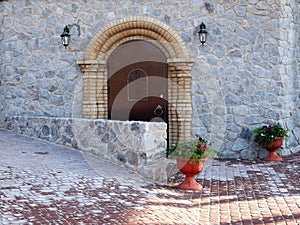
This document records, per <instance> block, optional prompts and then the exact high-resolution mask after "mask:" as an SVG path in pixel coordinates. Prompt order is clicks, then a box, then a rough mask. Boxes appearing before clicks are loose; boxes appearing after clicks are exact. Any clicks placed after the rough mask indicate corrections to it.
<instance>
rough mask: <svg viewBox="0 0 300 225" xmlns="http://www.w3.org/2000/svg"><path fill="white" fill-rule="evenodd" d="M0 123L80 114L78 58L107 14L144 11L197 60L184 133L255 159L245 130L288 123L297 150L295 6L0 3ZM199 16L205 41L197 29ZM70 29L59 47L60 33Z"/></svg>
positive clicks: (251, 2) (153, 1)
mask: <svg viewBox="0 0 300 225" xmlns="http://www.w3.org/2000/svg"><path fill="white" fill-rule="evenodd" d="M0 10H1V11H0V28H1V33H0V55H1V56H0V62H1V75H0V77H1V83H0V100H1V106H0V122H1V124H3V123H5V118H11V117H13V116H25V117H28V116H43V117H67V118H80V117H82V112H81V108H82V97H83V92H82V90H83V79H82V72H81V71H80V68H79V67H78V65H77V64H76V62H77V61H78V60H82V59H83V58H84V56H83V54H84V51H85V50H86V48H87V46H88V44H89V43H90V41H91V40H92V39H93V37H94V36H95V35H97V34H98V32H99V31H100V30H101V29H102V28H103V27H105V26H106V25H107V24H108V23H110V22H111V21H115V20H118V19H122V18H127V17H130V16H146V17H150V18H155V19H157V20H160V21H161V22H162V23H164V24H167V25H168V26H170V27H172V29H174V30H175V31H176V32H177V33H178V34H179V35H180V37H181V38H182V39H183V41H184V44H185V45H186V47H187V49H188V51H189V53H190V55H191V56H192V57H193V58H195V63H194V67H193V69H192V71H191V75H192V82H191V96H192V107H193V109H192V110H193V118H192V128H191V133H192V135H194V134H200V135H202V136H204V137H205V138H207V139H209V140H210V141H211V143H212V145H213V147H214V148H215V149H217V150H218V151H219V152H220V156H222V157H233V158H255V157H257V155H258V151H257V150H258V149H259V148H258V145H257V144H254V143H253V142H252V130H253V129H254V128H256V127H258V126H261V125H262V124H265V123H269V122H280V123H282V124H283V125H284V126H285V127H287V128H288V129H289V138H288V139H287V140H286V142H285V143H284V150H283V154H290V153H291V152H296V151H299V150H300V147H299V143H300V140H299V135H298V134H299V132H300V115H299V105H300V102H299V97H298V96H299V94H300V92H299V75H300V74H299V71H300V65H299V55H300V47H299V46H300V43H299V42H300V39H299V33H300V28H299V26H300V25H299V24H300V21H299V3H298V2H297V1H296V0H286V1H280V0H279V1H276V0H270V1H258V0H246V1H198V0H189V1H173V0H164V1H157V0H147V1H145V0H138V1H137V0H136V1H133V0H120V1H94V0H91V1H86V2H85V1H80V0H74V1H69V0H65V1H61V2H57V1H38V0H27V1H25V0H24V1H23V0H22V1H20V0H8V1H1V2H0ZM201 22H204V23H205V24H206V26H207V31H208V39H207V43H206V44H205V45H203V46H202V45H201V44H200V42H199V40H198V37H197V36H196V35H195V31H196V27H197V26H199V24H200V23H201ZM73 23H77V24H79V25H80V27H81V35H80V36H77V31H76V29H74V30H71V43H70V45H69V47H68V48H67V49H64V47H63V46H62V45H61V43H60V34H61V33H62V31H63V28H64V26H65V25H67V24H73Z"/></svg>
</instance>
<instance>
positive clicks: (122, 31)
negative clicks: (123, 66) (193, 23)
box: [84, 17, 189, 60]
mask: <svg viewBox="0 0 300 225" xmlns="http://www.w3.org/2000/svg"><path fill="white" fill-rule="evenodd" d="M133 40H145V41H151V42H156V43H155V44H156V45H157V46H158V47H160V48H161V49H162V50H163V52H164V53H165V54H166V56H167V58H189V53H188V51H187V48H186V46H185V44H184V42H183V40H182V39H181V37H180V36H179V35H178V33H177V32H176V31H174V30H173V29H172V28H171V27H170V26H168V25H166V24H164V23H163V22H161V21H159V20H156V19H153V18H149V17H131V18H127V19H121V20H117V21H115V22H112V23H110V24H108V25H107V26H105V27H104V28H103V29H102V30H101V31H100V32H99V33H98V34H97V35H96V36H95V37H94V38H93V39H92V40H91V42H90V43H89V45H88V46H87V49H86V51H85V54H84V59H85V60H105V58H106V57H107V56H108V55H109V54H107V53H109V52H110V51H112V50H113V49H115V48H116V47H118V46H119V45H121V44H123V43H125V42H128V41H133Z"/></svg>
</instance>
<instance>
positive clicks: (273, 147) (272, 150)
mask: <svg viewBox="0 0 300 225" xmlns="http://www.w3.org/2000/svg"><path fill="white" fill-rule="evenodd" d="M281 145H282V137H278V138H276V139H275V140H274V142H273V143H271V144H263V145H262V146H263V147H265V148H266V149H267V150H268V152H269V155H268V156H267V157H265V158H264V160H265V161H272V162H278V161H281V160H282V158H281V157H280V156H279V155H277V153H276V151H277V150H278V149H279V148H280V147H281Z"/></svg>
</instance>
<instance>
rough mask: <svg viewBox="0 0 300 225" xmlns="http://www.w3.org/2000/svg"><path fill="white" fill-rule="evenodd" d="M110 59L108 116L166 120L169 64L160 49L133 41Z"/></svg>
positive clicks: (118, 50)
mask: <svg viewBox="0 0 300 225" xmlns="http://www.w3.org/2000/svg"><path fill="white" fill-rule="evenodd" d="M126 52H127V53H126ZM124 56H126V57H127V58H126V59H124V58H121V59H120V57H124ZM112 60H117V62H115V63H113V62H112ZM109 62H111V63H110V64H109V65H108V66H109V79H108V115H109V118H110V119H116V120H136V121H165V122H167V121H168V108H167V93H168V88H167V83H168V82H167V64H166V63H165V62H164V58H162V53H161V52H160V50H158V49H157V47H155V46H154V45H152V44H150V43H147V42H144V41H142V42H140V41H139V42H136V43H135V42H132V43H128V44H126V45H125V46H122V47H120V49H117V50H116V51H115V52H114V53H113V54H112V56H111V57H110V59H109ZM121 62H123V63H121Z"/></svg>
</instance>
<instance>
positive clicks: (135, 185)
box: [0, 130, 300, 225]
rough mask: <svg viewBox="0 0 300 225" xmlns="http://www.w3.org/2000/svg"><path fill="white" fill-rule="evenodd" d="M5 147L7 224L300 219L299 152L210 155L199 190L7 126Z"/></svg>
mask: <svg viewBox="0 0 300 225" xmlns="http://www.w3.org/2000/svg"><path fill="white" fill-rule="evenodd" d="M0 153H1V158H0V224H107V225H108V224H113V225H115V224H122V225H123V224H179V225H183V224H187V225H191V224H221V225H225V224H267V225H271V224H300V182H299V180H300V179H299V178H300V174H299V168H300V154H295V155H293V156H289V157H285V158H284V160H283V161H282V162H276V163H273V162H263V161H260V160H258V161H242V160H211V161H209V162H207V163H206V165H207V166H206V169H205V171H203V172H202V173H201V174H200V175H199V176H198V177H197V180H198V181H199V182H200V183H202V185H203V190H202V191H198V192H192V191H180V190H178V189H177V188H176V186H177V185H178V183H179V182H180V181H182V179H183V177H182V175H181V174H179V173H177V172H176V171H177V170H176V169H174V170H172V176H170V179H169V183H168V184H166V185H156V184H153V183H151V182H149V181H145V180H143V178H141V177H139V176H138V175H136V174H133V173H131V172H129V171H126V170H124V169H122V170H119V169H118V168H117V167H116V166H114V165H112V164H110V163H108V162H105V161H103V160H101V159H95V158H93V157H90V156H88V155H85V154H81V153H79V152H78V151H74V150H72V149H68V148H64V147H61V146H57V145H53V144H49V143H45V142H42V141H37V140H33V139H30V138H26V137H23V136H19V135H16V134H14V133H10V132H7V131H3V130H0Z"/></svg>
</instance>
